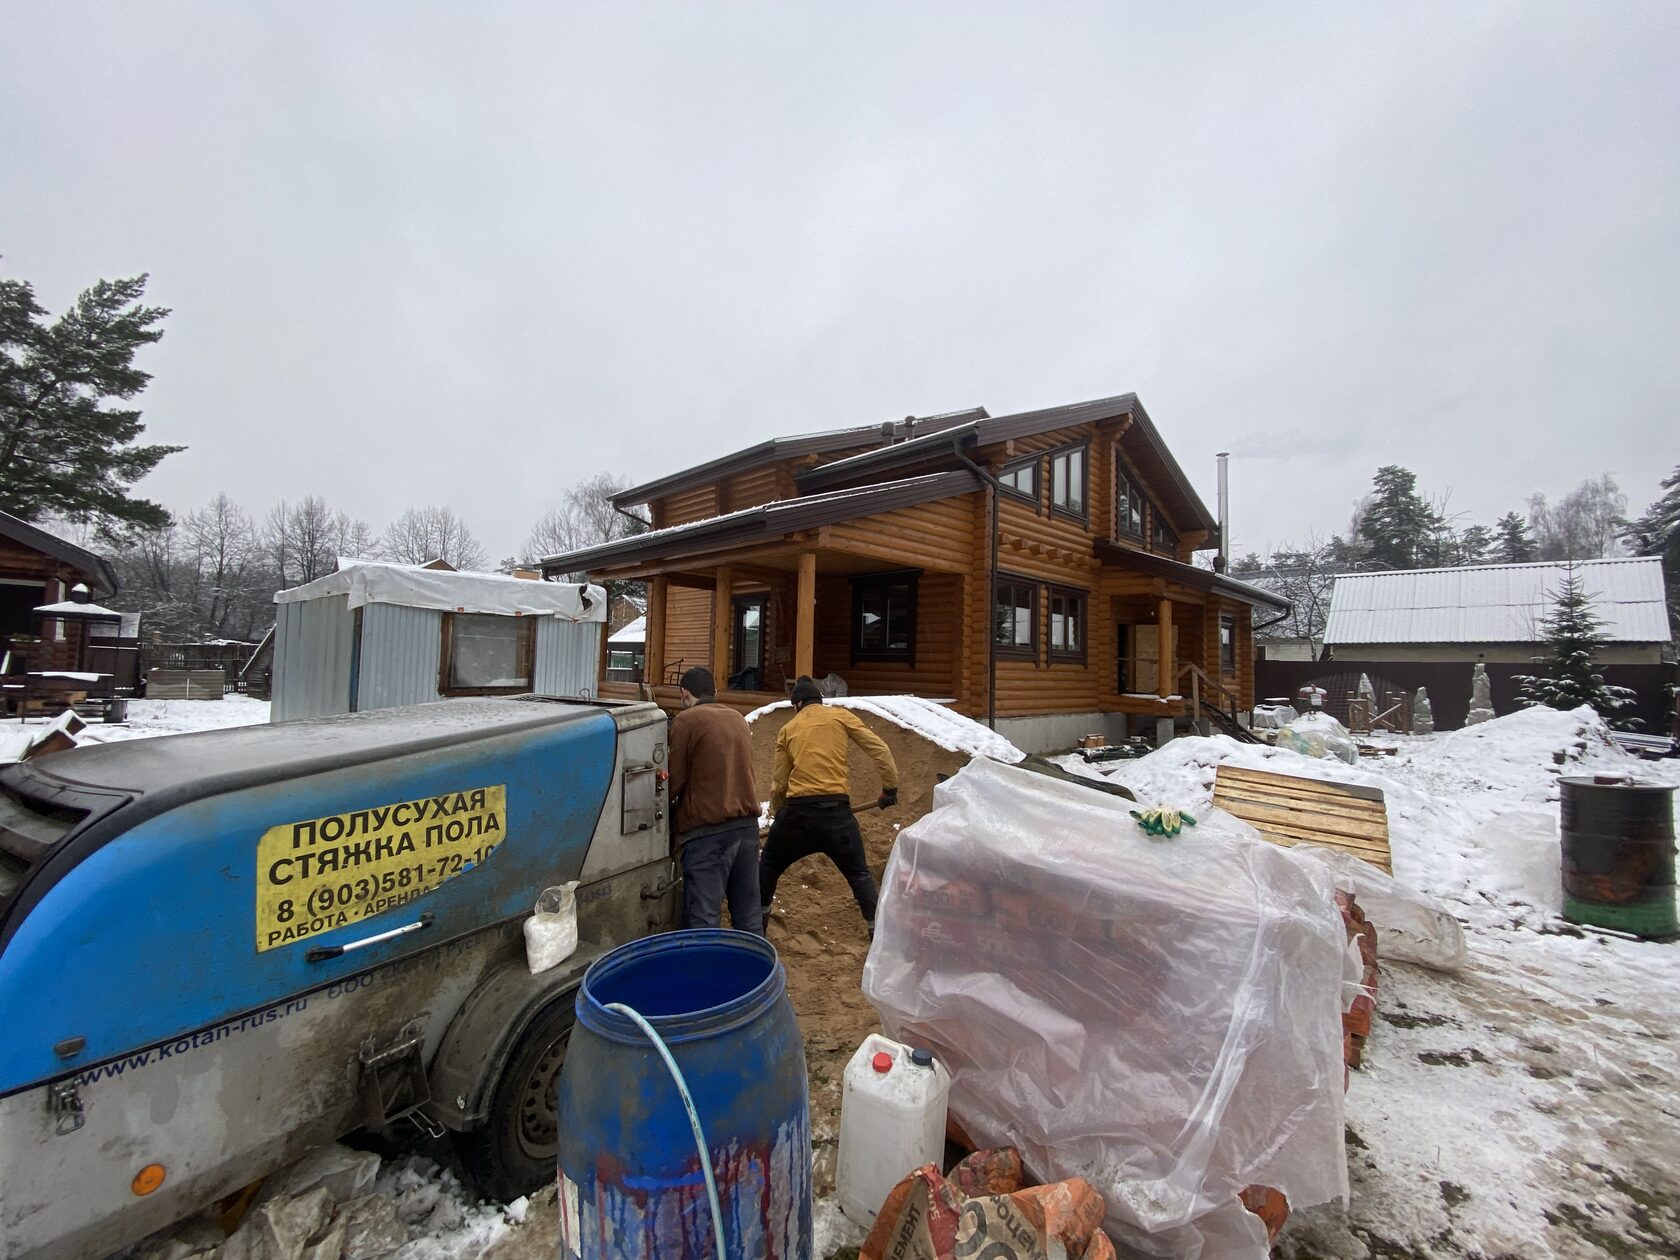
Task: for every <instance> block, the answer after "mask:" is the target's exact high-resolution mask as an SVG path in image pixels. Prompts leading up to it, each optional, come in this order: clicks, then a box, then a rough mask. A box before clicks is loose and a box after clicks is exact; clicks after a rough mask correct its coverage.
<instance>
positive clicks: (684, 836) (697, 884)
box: [670, 666, 764, 932]
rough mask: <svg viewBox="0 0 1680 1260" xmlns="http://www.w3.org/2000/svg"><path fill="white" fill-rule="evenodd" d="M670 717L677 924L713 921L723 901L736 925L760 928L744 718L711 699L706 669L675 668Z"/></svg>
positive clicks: (755, 809) (754, 798) (754, 803)
mask: <svg viewBox="0 0 1680 1260" xmlns="http://www.w3.org/2000/svg"><path fill="white" fill-rule="evenodd" d="M682 702H683V710H682V712H681V713H679V714H677V716H676V717H675V718H673V719H672V721H671V782H670V787H671V796H672V798H673V799H674V800H675V801H676V812H675V816H674V817H673V819H672V831H673V833H674V834H675V836H676V843H677V845H678V852H679V855H680V860H681V862H682V873H683V926H684V927H685V928H702V927H714V928H715V927H717V926H719V924H720V923H721V922H722V919H723V902H724V898H725V897H726V896H727V897H728V900H729V921H730V923H731V924H732V925H733V926H734V927H736V928H738V929H739V930H740V931H743V932H762V931H763V930H764V920H763V918H762V916H761V915H760V914H759V910H758V906H759V901H758V814H759V801H758V790H757V788H756V787H755V786H754V784H753V772H752V734H751V732H750V731H749V730H748V727H747V720H746V719H745V718H744V717H742V716H741V715H740V714H739V713H737V712H736V711H735V710H734V709H731V708H729V707H728V706H727V705H722V704H718V703H717V689H716V686H715V684H714V683H713V681H712V671H711V670H709V669H707V668H705V667H704V666H696V667H695V668H693V669H691V670H689V671H688V672H687V673H685V674H684V675H683V676H682Z"/></svg>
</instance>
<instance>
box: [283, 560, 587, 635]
mask: <svg viewBox="0 0 1680 1260" xmlns="http://www.w3.org/2000/svg"><path fill="white" fill-rule="evenodd" d="M327 595H348V596H349V597H350V599H349V606H350V607H351V608H360V607H361V606H362V605H363V604H401V605H403V606H404V607H407V608H435V609H439V610H440V611H443V612H465V613H500V614H502V615H505V616H516V615H517V616H527V617H558V618H560V619H561V620H562V621H605V620H606V619H607V593H606V591H605V590H603V589H602V588H601V587H599V586H594V585H587V586H586V585H582V584H578V583H573V582H539V581H533V580H532V579H530V578H515V577H507V576H505V575H504V574H500V573H471V572H463V573H451V572H449V571H447V570H443V569H423V568H421V567H419V566H418V565H410V564H382V563H380V562H378V561H370V560H340V561H339V570H338V572H337V573H329V574H327V576H326V577H321V578H316V579H315V580H314V581H313V582H305V583H304V584H303V585H302V586H294V587H292V588H291V589H290V590H285V591H280V592H278V593H276V594H275V596H274V602H275V603H276V604H299V603H303V602H305V601H307V600H312V599H320V598H322V597H323V596H327Z"/></svg>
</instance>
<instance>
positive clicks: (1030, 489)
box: [998, 458, 1038, 503]
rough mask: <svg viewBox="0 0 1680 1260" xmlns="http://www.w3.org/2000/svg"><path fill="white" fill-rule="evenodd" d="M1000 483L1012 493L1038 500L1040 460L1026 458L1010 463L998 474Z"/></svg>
mask: <svg viewBox="0 0 1680 1260" xmlns="http://www.w3.org/2000/svg"><path fill="white" fill-rule="evenodd" d="M998 484H999V485H1001V486H1002V487H1003V488H1004V489H1005V490H1007V491H1008V492H1009V493H1010V494H1018V495H1020V496H1021V497H1022V498H1024V499H1031V500H1032V501H1033V502H1034V503H1037V502H1038V460H1037V459H1036V458H1033V459H1024V460H1022V461H1020V463H1017V464H1010V465H1009V466H1008V467H1006V468H1005V469H1004V470H1003V471H1002V472H1000V473H999V474H998Z"/></svg>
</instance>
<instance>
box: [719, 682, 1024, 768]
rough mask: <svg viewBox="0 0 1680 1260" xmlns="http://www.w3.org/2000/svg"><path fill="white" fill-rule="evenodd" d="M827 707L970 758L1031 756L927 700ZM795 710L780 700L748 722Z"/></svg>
mask: <svg viewBox="0 0 1680 1260" xmlns="http://www.w3.org/2000/svg"><path fill="white" fill-rule="evenodd" d="M823 703H824V704H833V705H838V706H839V707H841V708H843V709H855V710H857V711H858V712H860V713H873V714H874V715H875V716H876V717H879V718H885V719H886V720H887V721H889V722H891V723H893V724H894V725H895V726H902V727H903V728H904V729H905V730H907V731H913V732H914V733H915V734H917V735H920V736H921V737H922V738H923V739H926V740H929V741H930V742H932V743H935V744H938V745H939V746H940V747H941V748H947V749H949V750H950V751H952V752H959V753H967V754H968V755H969V756H970V757H990V758H991V759H992V760H994V761H1008V762H1016V761H1024V760H1025V759H1026V756H1027V754H1026V753H1024V752H1022V751H1021V750H1020V749H1019V748H1017V747H1015V745H1014V744H1011V743H1010V742H1009V741H1008V740H1007V739H1005V738H1004V737H1003V736H1002V735H999V734H998V733H997V732H996V731H994V730H991V729H990V728H989V727H986V726H982V725H981V724H980V723H979V722H976V721H975V720H974V719H973V718H966V717H964V716H963V715H962V714H960V713H958V712H957V711H956V710H955V709H952V708H949V707H947V706H946V705H943V704H940V703H939V702H938V701H937V700H926V699H923V698H922V697H921V696H837V697H835V698H833V699H829V700H825V701H823ZM792 707H793V705H792V703H791V702H790V701H787V700H778V701H776V702H775V703H773V704H767V705H765V706H764V707H763V708H762V709H754V710H753V711H752V712H751V713H749V714H747V721H749V722H753V721H756V720H757V719H759V718H761V717H763V716H764V715H765V714H766V713H773V712H775V711H776V710H777V709H789V708H792Z"/></svg>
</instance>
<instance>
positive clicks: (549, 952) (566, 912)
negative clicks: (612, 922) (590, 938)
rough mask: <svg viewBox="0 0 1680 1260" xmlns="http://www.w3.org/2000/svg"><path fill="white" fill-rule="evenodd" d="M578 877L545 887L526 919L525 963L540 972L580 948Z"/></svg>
mask: <svg viewBox="0 0 1680 1260" xmlns="http://www.w3.org/2000/svg"><path fill="white" fill-rule="evenodd" d="M577 946H578V927H577V880H575V879H574V880H573V881H572V882H571V883H569V884H557V885H556V886H554V887H553V888H545V889H543V890H542V894H541V895H540V896H539V897H538V898H537V905H536V911H535V913H533V914H532V915H531V917H530V918H529V919H526V920H525V965H526V966H527V967H529V968H530V969H531V974H532V975H533V976H534V975H538V974H540V973H542V972H544V971H547V970H548V969H549V968H550V967H558V966H559V965H560V964H561V963H563V962H565V961H566V959H568V958H570V957H571V956H572V955H573V954H574V953H575V952H577Z"/></svg>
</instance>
